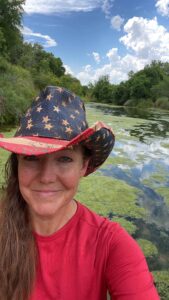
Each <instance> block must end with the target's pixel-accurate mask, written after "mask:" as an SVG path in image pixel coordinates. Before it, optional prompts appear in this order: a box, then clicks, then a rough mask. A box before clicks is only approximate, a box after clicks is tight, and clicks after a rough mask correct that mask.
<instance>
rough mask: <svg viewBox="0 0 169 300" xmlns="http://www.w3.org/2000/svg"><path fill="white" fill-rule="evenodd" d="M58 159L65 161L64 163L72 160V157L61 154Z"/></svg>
mask: <svg viewBox="0 0 169 300" xmlns="http://www.w3.org/2000/svg"><path fill="white" fill-rule="evenodd" d="M58 161H59V162H63V163H64V162H65V163H69V162H72V161H73V159H72V158H71V157H69V156H61V157H59V158H58Z"/></svg>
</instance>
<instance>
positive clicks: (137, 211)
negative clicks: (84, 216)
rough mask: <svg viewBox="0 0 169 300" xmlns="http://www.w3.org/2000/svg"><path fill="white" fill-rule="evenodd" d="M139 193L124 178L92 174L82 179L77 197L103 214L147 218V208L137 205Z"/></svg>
mask: <svg viewBox="0 0 169 300" xmlns="http://www.w3.org/2000/svg"><path fill="white" fill-rule="evenodd" d="M139 193H140V191H139V190H138V189H137V188H135V187H132V186H130V185H128V184H127V183H125V182H123V181H122V180H117V179H114V178H112V177H107V176H103V175H101V174H99V175H97V174H92V175H90V176H88V177H86V178H83V179H82V180H81V183H80V186H79V189H78V193H77V199H79V200H80V201H81V202H82V203H84V204H85V205H87V206H88V207H89V208H90V209H92V210H94V211H95V212H97V213H98V214H100V215H103V216H108V215H109V214H110V213H111V214H113V215H116V216H125V217H127V216H129V217H132V218H145V216H146V211H145V209H144V208H142V207H139V206H138V205H137V198H138V195H139Z"/></svg>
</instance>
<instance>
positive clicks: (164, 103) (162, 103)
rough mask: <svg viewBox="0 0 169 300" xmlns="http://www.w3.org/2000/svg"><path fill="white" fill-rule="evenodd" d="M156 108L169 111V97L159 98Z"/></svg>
mask: <svg viewBox="0 0 169 300" xmlns="http://www.w3.org/2000/svg"><path fill="white" fill-rule="evenodd" d="M155 107H158V108H162V109H169V97H168V98H167V97H165V96H163V97H159V98H157V101H156V102H155Z"/></svg>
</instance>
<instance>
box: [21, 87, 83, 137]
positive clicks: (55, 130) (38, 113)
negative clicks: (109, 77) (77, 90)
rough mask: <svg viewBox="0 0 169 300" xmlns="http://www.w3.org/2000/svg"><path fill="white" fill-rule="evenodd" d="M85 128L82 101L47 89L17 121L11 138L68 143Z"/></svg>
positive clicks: (62, 89)
mask: <svg viewBox="0 0 169 300" xmlns="http://www.w3.org/2000/svg"><path fill="white" fill-rule="evenodd" d="M86 128H88V124H87V122H86V113H85V108H84V103H83V101H82V100H81V99H80V98H79V97H78V96H76V95H74V94H73V93H71V92H70V91H68V90H66V89H65V88H61V87H56V86H48V87H46V88H45V89H44V90H43V91H42V92H41V93H40V94H39V96H38V97H36V98H35V100H34V101H33V103H32V105H31V107H30V108H29V109H28V110H27V112H26V114H25V115H24V116H23V117H22V118H21V122H20V127H19V129H18V130H17V132H16V134H15V136H41V137H48V138H57V139H62V140H71V139H72V138H74V137H76V136H77V135H79V134H80V133H81V132H83V131H84V130H85V129H86Z"/></svg>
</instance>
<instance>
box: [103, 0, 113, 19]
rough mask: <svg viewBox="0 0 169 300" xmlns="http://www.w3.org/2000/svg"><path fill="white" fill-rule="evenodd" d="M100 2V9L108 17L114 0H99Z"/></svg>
mask: <svg viewBox="0 0 169 300" xmlns="http://www.w3.org/2000/svg"><path fill="white" fill-rule="evenodd" d="M101 2H103V3H102V6H101V7H102V10H103V12H104V13H105V15H106V17H107V18H109V17H110V13H111V8H112V7H113V2H114V0H103V1H101Z"/></svg>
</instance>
